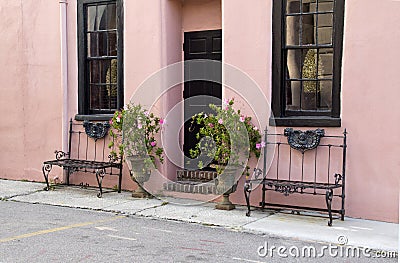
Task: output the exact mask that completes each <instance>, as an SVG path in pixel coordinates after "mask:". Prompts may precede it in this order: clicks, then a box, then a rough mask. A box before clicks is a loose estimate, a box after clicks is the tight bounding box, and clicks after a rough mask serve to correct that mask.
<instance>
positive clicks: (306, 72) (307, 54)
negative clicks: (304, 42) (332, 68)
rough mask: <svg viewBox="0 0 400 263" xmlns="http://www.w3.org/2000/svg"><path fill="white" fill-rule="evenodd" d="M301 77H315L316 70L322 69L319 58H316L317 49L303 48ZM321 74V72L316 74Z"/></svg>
mask: <svg viewBox="0 0 400 263" xmlns="http://www.w3.org/2000/svg"><path fill="white" fill-rule="evenodd" d="M303 57H304V60H303V68H302V73H301V74H302V76H301V77H302V79H317V72H318V73H320V72H321V70H322V64H321V60H320V59H318V53H317V49H306V50H303ZM318 75H321V74H318Z"/></svg>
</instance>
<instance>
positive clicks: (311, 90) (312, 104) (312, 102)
mask: <svg viewBox="0 0 400 263" xmlns="http://www.w3.org/2000/svg"><path fill="white" fill-rule="evenodd" d="M318 93H319V83H318V81H313V80H308V81H304V82H303V92H302V94H301V98H302V100H301V109H302V110H316V109H317V100H318Z"/></svg>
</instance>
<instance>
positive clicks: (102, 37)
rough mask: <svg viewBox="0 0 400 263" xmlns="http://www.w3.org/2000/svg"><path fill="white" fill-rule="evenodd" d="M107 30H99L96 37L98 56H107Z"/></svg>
mask: <svg viewBox="0 0 400 263" xmlns="http://www.w3.org/2000/svg"><path fill="white" fill-rule="evenodd" d="M107 34H108V33H107V32H100V33H98V38H99V56H100V57H102V56H107V55H108V53H107V50H108V45H107V44H108V43H107V42H108V41H107Z"/></svg>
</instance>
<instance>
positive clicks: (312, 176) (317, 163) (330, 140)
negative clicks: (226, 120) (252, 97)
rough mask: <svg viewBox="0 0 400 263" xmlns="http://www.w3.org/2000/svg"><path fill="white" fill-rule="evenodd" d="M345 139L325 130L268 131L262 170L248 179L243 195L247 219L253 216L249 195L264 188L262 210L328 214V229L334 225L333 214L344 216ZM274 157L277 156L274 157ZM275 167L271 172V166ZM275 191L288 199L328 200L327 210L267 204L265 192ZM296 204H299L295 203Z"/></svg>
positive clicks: (257, 170)
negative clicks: (311, 197) (302, 196)
mask: <svg viewBox="0 0 400 263" xmlns="http://www.w3.org/2000/svg"><path fill="white" fill-rule="evenodd" d="M346 136H347V132H346V130H344V132H343V135H338V136H336V135H329V136H328V135H325V131H324V130H323V129H316V130H308V131H300V130H294V129H292V128H286V129H285V130H284V133H283V134H282V133H271V134H268V131H267V130H266V131H265V139H264V140H265V145H266V146H265V148H264V158H263V169H262V170H261V169H258V168H255V169H254V172H253V174H252V175H251V176H250V177H247V178H246V181H245V185H244V194H245V198H246V204H247V213H246V215H247V216H250V193H251V191H252V190H254V189H255V187H256V186H257V185H261V187H262V188H261V191H262V196H261V198H262V199H261V202H260V207H261V208H262V209H264V208H265V207H266V206H271V207H280V208H283V209H292V211H293V212H294V211H295V210H297V211H298V213H299V210H314V211H321V212H327V213H328V215H329V221H328V225H329V226H331V225H332V213H337V214H339V215H340V219H341V220H344V215H345V203H344V201H345V172H346V148H347V144H346ZM274 153H275V154H274ZM270 164H272V165H271V167H274V168H273V169H268V168H269V165H270ZM269 190H272V191H277V192H280V193H283V194H284V195H285V196H288V195H289V194H292V193H298V194H309V195H314V196H321V195H323V196H325V203H326V208H320V207H307V206H302V205H287V204H282V203H271V202H270V203H267V202H266V192H267V191H269ZM334 199H339V202H340V203H339V206H340V208H338V209H333V208H332V202H333V200H334ZM294 201H296V200H294Z"/></svg>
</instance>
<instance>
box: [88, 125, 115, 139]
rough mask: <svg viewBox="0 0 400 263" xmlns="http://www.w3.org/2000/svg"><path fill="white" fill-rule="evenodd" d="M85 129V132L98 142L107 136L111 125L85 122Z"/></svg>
mask: <svg viewBox="0 0 400 263" xmlns="http://www.w3.org/2000/svg"><path fill="white" fill-rule="evenodd" d="M83 127H85V132H86V134H87V136H89V137H90V138H93V139H95V140H97V139H101V138H103V137H104V136H106V134H107V132H108V129H109V128H110V124H109V123H108V122H97V123H93V122H89V121H84V122H83Z"/></svg>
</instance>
